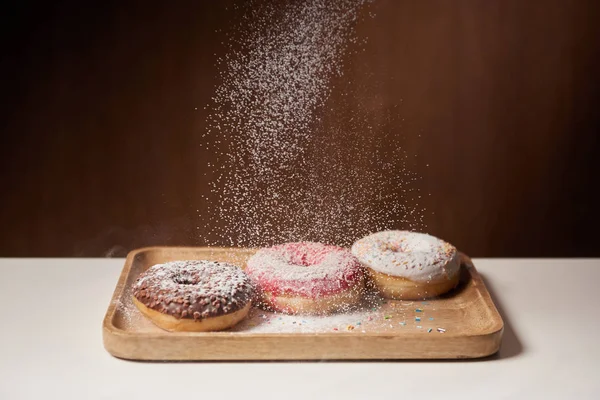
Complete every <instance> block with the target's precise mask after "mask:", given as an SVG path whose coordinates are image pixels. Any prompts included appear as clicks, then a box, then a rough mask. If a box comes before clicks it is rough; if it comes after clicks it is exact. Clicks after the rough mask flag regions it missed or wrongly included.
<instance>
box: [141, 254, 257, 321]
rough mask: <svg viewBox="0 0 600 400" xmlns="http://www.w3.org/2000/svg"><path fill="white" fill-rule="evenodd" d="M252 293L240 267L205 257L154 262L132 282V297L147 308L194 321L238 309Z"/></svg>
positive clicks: (246, 277)
mask: <svg viewBox="0 0 600 400" xmlns="http://www.w3.org/2000/svg"><path fill="white" fill-rule="evenodd" d="M254 293H255V289H254V286H253V284H252V282H251V281H250V279H249V278H248V276H247V275H246V273H245V272H244V271H242V269H241V268H239V267H237V266H235V265H233V264H228V263H222V262H215V261H206V260H189V261H174V262H169V263H165V264H157V265H154V266H152V267H150V268H149V269H148V270H147V271H145V272H143V273H142V274H140V276H139V277H138V279H137V280H136V282H135V284H134V285H133V296H134V297H135V298H136V299H137V300H138V301H139V302H140V303H142V304H144V305H145V306H146V307H148V308H151V309H153V310H156V311H158V312H161V313H163V314H168V315H171V316H173V317H175V318H179V319H182V318H187V319H194V320H202V319H205V318H211V317H217V316H221V315H225V314H229V313H233V312H235V311H238V310H240V309H242V308H244V307H245V306H246V305H247V304H248V303H249V302H250V301H252V298H253V296H254Z"/></svg>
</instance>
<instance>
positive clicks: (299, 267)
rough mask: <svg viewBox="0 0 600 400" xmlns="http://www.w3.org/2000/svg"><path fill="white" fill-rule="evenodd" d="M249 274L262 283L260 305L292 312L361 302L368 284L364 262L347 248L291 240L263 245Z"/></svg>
mask: <svg viewBox="0 0 600 400" xmlns="http://www.w3.org/2000/svg"><path fill="white" fill-rule="evenodd" d="M246 273H247V274H248V275H249V276H250V278H251V279H252V280H253V281H254V282H255V284H256V286H257V287H258V292H259V297H260V304H261V305H262V306H263V307H264V308H266V309H270V310H273V311H279V312H283V313H287V314H327V313H331V312H334V311H337V310H340V309H347V308H348V307H351V306H353V305H355V304H357V303H358V302H360V300H361V297H362V292H363V288H364V273H363V270H362V267H361V264H360V262H359V261H358V259H356V257H354V256H353V255H352V253H351V252H350V251H349V250H347V249H344V248H342V247H337V246H331V245H326V244H321V243H312V242H299V243H286V244H282V245H278V246H273V247H269V248H264V249H260V250H258V251H257V252H256V254H254V255H253V256H252V257H250V259H249V260H248V265H247V267H246Z"/></svg>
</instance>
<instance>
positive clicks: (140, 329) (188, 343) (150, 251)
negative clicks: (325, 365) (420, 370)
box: [103, 247, 503, 361]
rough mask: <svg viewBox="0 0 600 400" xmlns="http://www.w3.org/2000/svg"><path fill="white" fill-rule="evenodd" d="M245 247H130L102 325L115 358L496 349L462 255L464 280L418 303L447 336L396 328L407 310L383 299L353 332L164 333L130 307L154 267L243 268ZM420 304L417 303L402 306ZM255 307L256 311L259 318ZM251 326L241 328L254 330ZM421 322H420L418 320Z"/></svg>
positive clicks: (489, 311)
mask: <svg viewBox="0 0 600 400" xmlns="http://www.w3.org/2000/svg"><path fill="white" fill-rule="evenodd" d="M252 253H253V250H249V249H227V248H210V249H209V248H186V247H173V248H169V247H153V248H145V249H140V250H136V251H133V252H131V253H130V254H129V255H128V257H127V260H126V262H125V266H124V268H123V272H122V273H121V276H120V278H119V281H118V284H117V287H116V289H115V292H114V295H113V298H112V300H111V303H110V306H109V308H108V311H107V313H106V316H105V318H104V323H103V338H104V346H105V348H106V349H107V350H108V351H109V352H110V353H111V354H112V355H114V356H116V357H120V358H126V359H133V360H163V361H167V360H329V359H332V360H335V359H356V360H360V359H456V358H478V357H485V356H488V355H490V354H493V353H495V352H496V351H497V350H498V349H499V346H500V342H501V338H502V332H503V322H502V319H501V317H500V315H499V314H498V312H497V310H496V308H495V306H494V304H493V302H492V299H491V298H490V295H489V293H488V292H487V290H486V288H485V285H484V284H483V281H482V280H481V278H480V276H479V275H478V273H477V271H476V270H475V267H474V266H473V265H472V263H471V262H470V260H469V259H468V258H467V257H465V258H464V264H463V270H462V277H461V283H460V284H459V287H458V288H457V289H456V290H455V291H453V292H451V293H450V294H448V295H446V296H442V297H440V298H437V299H432V300H428V302H427V303H428V305H427V306H426V307H425V306H420V307H422V308H424V309H425V310H424V311H425V313H423V314H421V313H420V314H418V315H423V317H424V318H425V317H427V315H428V314H427V310H429V309H431V310H436V311H435V312H436V324H441V325H442V326H444V328H445V329H446V332H445V333H439V332H437V331H434V332H432V333H427V331H425V330H424V329H415V328H414V327H409V326H406V327H400V326H393V325H392V324H390V321H394V323H396V322H397V321H399V320H400V319H401V318H405V317H406V315H405V314H404V313H402V312H400V310H401V309H403V303H402V302H399V301H388V302H387V303H385V304H382V305H381V306H380V307H379V309H378V310H377V311H373V312H374V315H375V314H376V315H379V316H383V315H385V316H386V318H385V319H384V318H375V320H374V321H373V322H372V323H366V321H365V323H364V324H363V325H362V326H361V329H355V330H352V331H336V332H334V331H331V330H330V331H324V332H316V333H314V332H313V333H303V332H299V331H298V328H297V327H292V326H290V327H289V329H288V330H287V331H277V332H276V331H273V332H268V331H267V332H264V331H263V332H260V333H255V332H252V329H251V328H247V330H246V328H244V327H242V328H240V327H237V330H236V329H233V330H231V331H225V332H203V333H188V332H173V333H170V332H166V331H163V330H161V329H160V328H158V327H156V326H154V325H153V324H152V323H151V322H149V321H148V320H147V319H145V318H144V317H143V316H142V315H141V313H139V311H137V309H136V308H135V307H134V306H133V305H132V304H131V295H130V287H131V285H132V284H133V282H135V279H136V278H137V276H138V275H139V274H140V273H141V272H143V271H144V270H146V269H147V268H149V267H150V266H152V265H153V264H156V263H160V262H166V261H174V260H181V259H212V260H217V261H228V262H233V263H237V264H238V265H245V260H246V259H247V258H248V257H249V256H250V255H251V254H252ZM406 304H408V307H409V308H410V307H413V308H414V307H415V304H416V307H419V304H420V302H415V303H414V304H413V302H410V303H406ZM265 313H266V312H264V311H260V313H256V314H255V317H254V318H255V319H256V323H260V321H261V317H260V316H261V315H264V314H265ZM252 325H253V324H249V325H245V327H251V326H252ZM423 325H425V322H423Z"/></svg>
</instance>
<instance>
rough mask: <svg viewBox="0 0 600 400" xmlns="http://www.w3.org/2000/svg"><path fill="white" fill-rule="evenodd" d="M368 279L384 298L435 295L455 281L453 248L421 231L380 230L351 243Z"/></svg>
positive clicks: (456, 270) (456, 258)
mask: <svg viewBox="0 0 600 400" xmlns="http://www.w3.org/2000/svg"><path fill="white" fill-rule="evenodd" d="M352 254H354V255H355V256H356V257H357V258H358V259H359V260H360V262H361V264H362V265H363V266H364V267H365V270H366V272H367V275H368V276H369V277H370V278H371V282H372V283H373V284H374V286H375V287H376V288H377V289H378V290H379V291H380V292H381V294H382V295H383V296H384V297H386V298H391V299H398V300H417V299H424V298H428V297H434V296H439V295H441V294H444V293H446V292H448V291H449V290H451V289H453V288H454V287H455V286H456V285H457V284H458V280H459V275H460V274H459V272H460V257H459V254H458V252H457V250H456V247H454V246H452V245H451V244H450V243H447V242H445V241H443V240H441V239H438V238H436V237H434V236H431V235H427V234H424V233H417V232H409V231H384V232H378V233H374V234H372V235H369V236H366V237H364V238H362V239H360V240H358V241H357V242H355V243H354V245H353V246H352Z"/></svg>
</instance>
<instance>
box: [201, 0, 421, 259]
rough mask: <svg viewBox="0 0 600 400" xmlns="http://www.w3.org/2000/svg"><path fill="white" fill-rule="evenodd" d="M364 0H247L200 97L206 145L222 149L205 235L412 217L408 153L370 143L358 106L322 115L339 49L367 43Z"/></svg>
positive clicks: (321, 228) (324, 228)
mask: <svg viewBox="0 0 600 400" xmlns="http://www.w3.org/2000/svg"><path fill="white" fill-rule="evenodd" d="M368 3H370V1H368V0H337V1H330V0H307V1H301V2H295V1H286V2H278V1H264V2H256V1H250V2H248V3H247V5H246V7H247V10H246V12H245V13H244V14H243V17H242V21H241V23H240V25H239V26H238V28H237V32H236V33H237V34H236V35H233V37H232V38H231V40H230V42H229V43H228V46H229V47H228V48H229V51H228V52H227V54H226V55H225V56H224V57H223V58H222V59H221V60H220V64H219V65H220V67H221V68H220V74H221V75H220V78H221V84H220V85H219V86H218V87H217V88H216V91H215V95H214V97H213V99H212V102H211V104H209V105H208V107H209V108H210V116H209V119H208V126H209V129H208V131H207V135H208V137H209V138H210V140H209V143H208V145H209V146H212V147H211V148H212V150H213V151H214V153H215V154H217V155H218V159H217V164H216V165H211V167H213V168H214V169H213V174H214V180H213V181H212V183H211V185H212V187H211V194H210V196H209V197H208V198H207V205H206V216H205V217H204V219H205V223H206V226H207V231H208V232H209V235H210V236H212V238H211V239H210V240H208V239H207V242H208V244H219V245H223V244H226V245H231V246H249V247H261V246H265V245H269V244H275V243H281V242H290V241H321V242H330V243H336V244H339V245H348V244H350V243H352V242H353V241H354V240H356V238H358V237H360V236H362V235H363V234H365V233H367V232H370V231H374V230H381V229H385V228H391V227H394V226H397V225H398V224H403V225H404V227H407V225H409V226H408V227H414V226H417V225H418V223H419V219H420V218H421V215H420V214H419V212H418V208H416V207H412V208H411V207H408V205H407V202H406V201H404V198H403V196H405V195H413V194H414V190H415V189H414V188H412V185H413V184H414V182H415V181H416V180H417V179H418V178H417V177H416V176H415V175H414V174H413V173H411V172H410V169H409V168H408V167H407V165H406V153H405V152H404V151H403V150H402V149H401V148H400V147H399V146H392V147H391V148H390V146H389V144H383V143H373V140H374V139H373V136H372V135H369V134H368V133H369V131H370V130H371V129H374V128H373V124H371V123H370V122H369V116H368V115H367V113H366V111H364V110H363V109H362V108H361V109H360V110H361V113H362V114H361V113H359V114H357V115H352V116H351V117H350V120H347V121H343V122H344V125H345V128H344V129H342V128H341V124H340V126H335V124H333V125H332V122H331V119H332V118H331V117H330V116H329V117H328V116H327V115H326V114H325V110H327V111H330V109H331V107H330V105H329V104H328V103H329V101H330V97H331V94H332V91H333V89H334V86H335V85H334V83H333V82H335V81H336V80H340V79H341V77H342V76H343V75H344V73H345V69H344V63H345V61H346V58H347V57H348V55H349V54H353V53H352V52H357V51H358V50H359V47H360V45H361V44H364V42H362V41H360V40H358V39H357V37H356V33H355V27H356V25H357V24H358V23H359V22H360V21H361V18H362V17H361V16H362V15H364V9H365V8H367V7H368ZM345 97H349V96H345ZM358 102H360V101H358ZM332 112H333V114H335V107H334V111H332ZM335 119H336V118H335V117H334V118H333V120H335ZM334 122H335V121H334ZM380 128H381V127H380ZM340 143H344V146H340ZM365 149H370V151H365ZM383 153H385V154H383ZM384 155H385V156H386V157H387V158H392V159H394V160H395V162H394V163H390V162H384V161H382V160H383V159H384V158H385V157H384ZM348 160H352V161H353V162H350V163H349V162H348ZM342 165H343V166H344V167H342ZM367 187H368V188H369V189H368V190H365V189H366V188H367ZM389 188H392V190H391V191H390V190H389ZM415 220H416V222H415Z"/></svg>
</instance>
